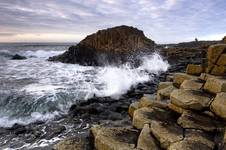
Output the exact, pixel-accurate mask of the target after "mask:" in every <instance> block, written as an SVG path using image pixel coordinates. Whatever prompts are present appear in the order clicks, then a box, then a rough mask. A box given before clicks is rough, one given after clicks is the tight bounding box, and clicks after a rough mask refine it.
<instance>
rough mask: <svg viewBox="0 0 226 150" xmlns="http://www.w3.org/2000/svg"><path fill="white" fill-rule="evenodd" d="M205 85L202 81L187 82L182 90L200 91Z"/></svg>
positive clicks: (181, 86)
mask: <svg viewBox="0 0 226 150" xmlns="http://www.w3.org/2000/svg"><path fill="white" fill-rule="evenodd" d="M203 85H204V83H203V82H201V81H200V80H185V81H184V82H183V83H182V84H181V85H180V88H181V89H185V90H200V89H201V88H202V87H203Z"/></svg>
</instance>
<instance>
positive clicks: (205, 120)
mask: <svg viewBox="0 0 226 150" xmlns="http://www.w3.org/2000/svg"><path fill="white" fill-rule="evenodd" d="M177 123H178V124H179V125H181V126H182V127H183V128H185V129H198V130H204V131H209V132H213V131H215V130H216V129H217V126H216V125H215V121H214V120H213V118H212V117H209V116H207V115H205V114H200V113H195V112H191V111H184V112H183V114H182V115H181V117H180V118H179V119H178V120H177Z"/></svg>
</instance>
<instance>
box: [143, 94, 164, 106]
mask: <svg viewBox="0 0 226 150" xmlns="http://www.w3.org/2000/svg"><path fill="white" fill-rule="evenodd" d="M143 107H158V108H167V104H166V103H164V102H160V101H156V100H155V99H154V97H147V96H143V97H142V98H141V99H140V100H139V108H143Z"/></svg>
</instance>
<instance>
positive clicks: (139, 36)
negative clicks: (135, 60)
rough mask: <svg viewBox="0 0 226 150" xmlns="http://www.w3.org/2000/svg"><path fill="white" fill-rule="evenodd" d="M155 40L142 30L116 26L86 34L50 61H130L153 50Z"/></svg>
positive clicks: (99, 62)
mask: <svg viewBox="0 0 226 150" xmlns="http://www.w3.org/2000/svg"><path fill="white" fill-rule="evenodd" d="M154 46H155V42H154V41H152V40H150V39H148V38H147V37H145V35H144V33H143V31H141V30H138V29H137V28H134V27H129V26H118V27H114V28H109V29H106V30H100V31H98V32H97V33H94V34H91V35H89V36H87V37H86V38H85V39H84V40H82V41H81V42H80V43H79V44H77V45H76V46H71V47H70V48H69V50H68V51H66V52H65V53H63V54H62V55H59V56H54V57H51V58H49V60H50V61H60V62H64V63H73V64H75V63H77V64H81V65H94V66H96V65H107V64H121V63H124V62H127V61H130V60H131V59H130V58H131V56H133V55H134V54H137V53H140V52H153V50H154Z"/></svg>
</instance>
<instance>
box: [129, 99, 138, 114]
mask: <svg viewBox="0 0 226 150" xmlns="http://www.w3.org/2000/svg"><path fill="white" fill-rule="evenodd" d="M138 108H139V102H134V103H132V104H130V105H129V110H128V113H129V116H130V117H133V113H134V111H135V110H137V109H138Z"/></svg>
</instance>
